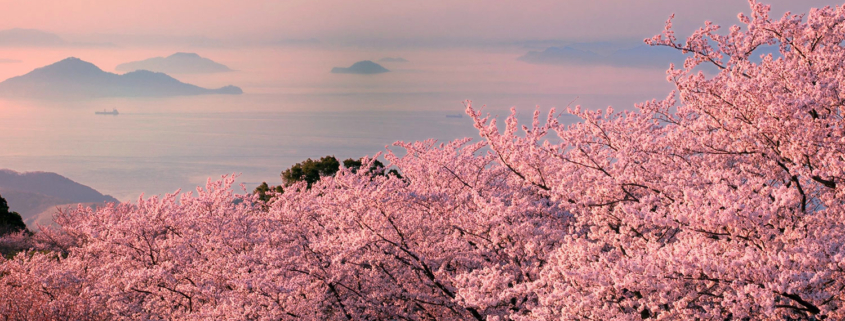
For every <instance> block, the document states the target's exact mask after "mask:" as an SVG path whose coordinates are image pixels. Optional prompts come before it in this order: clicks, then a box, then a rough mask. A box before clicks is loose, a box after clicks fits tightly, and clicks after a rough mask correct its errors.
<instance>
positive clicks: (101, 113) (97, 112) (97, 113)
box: [94, 108, 118, 116]
mask: <svg viewBox="0 0 845 321" xmlns="http://www.w3.org/2000/svg"><path fill="white" fill-rule="evenodd" d="M117 114H118V113H117V108H114V109H112V111H106V110H105V109H103V111H95V112H94V115H115V116H117Z"/></svg>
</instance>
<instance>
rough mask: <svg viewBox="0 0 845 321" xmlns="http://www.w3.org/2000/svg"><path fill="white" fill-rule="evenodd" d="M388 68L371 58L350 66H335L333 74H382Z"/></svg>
mask: <svg viewBox="0 0 845 321" xmlns="http://www.w3.org/2000/svg"><path fill="white" fill-rule="evenodd" d="M388 71H390V70H387V68H384V67H382V66H381V65H379V64H377V63H374V62H372V61H369V60H364V61H359V62H356V63H354V64H352V66H349V68H343V67H334V68H332V73H333V74H358V75H369V74H380V73H384V72H388Z"/></svg>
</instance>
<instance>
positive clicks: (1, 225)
mask: <svg viewBox="0 0 845 321" xmlns="http://www.w3.org/2000/svg"><path fill="white" fill-rule="evenodd" d="M25 230H26V224H24V222H23V219H22V218H21V215H20V214H18V213H17V212H10V211H9V204H7V203H6V199H4V198H3V196H0V236H3V235H6V234H8V233H14V232H18V231H25Z"/></svg>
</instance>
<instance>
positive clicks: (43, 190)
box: [0, 169, 118, 229]
mask: <svg viewBox="0 0 845 321" xmlns="http://www.w3.org/2000/svg"><path fill="white" fill-rule="evenodd" d="M0 195H2V196H3V198H5V199H6V201H8V203H9V208H10V209H11V210H12V211H16V212H18V213H20V214H21V216H22V218H23V219H24V222H26V224H27V225H29V227H30V229H33V228H35V223H39V224H44V225H46V224H50V223H51V222H52V214H53V213H54V212H55V210H56V207H58V206H61V205H66V204H76V203H89V204H102V203H103V202H118V200H116V199H115V198H114V197H111V196H109V195H103V194H102V193H100V192H98V191H96V190H94V189H93V188H91V187H88V186H85V185H82V184H80V183H77V182H74V181H73V180H71V179H69V178H67V177H64V176H62V175H59V174H56V173H51V172H25V173H20V172H16V171H13V170H10V169H0ZM40 214H43V215H40Z"/></svg>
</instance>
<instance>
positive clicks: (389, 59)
mask: <svg viewBox="0 0 845 321" xmlns="http://www.w3.org/2000/svg"><path fill="white" fill-rule="evenodd" d="M378 62H408V60H406V59H405V58H402V57H396V58H393V57H384V58H381V59H379V60H378Z"/></svg>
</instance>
